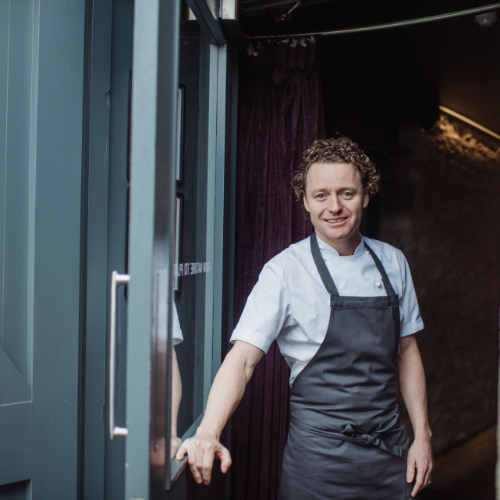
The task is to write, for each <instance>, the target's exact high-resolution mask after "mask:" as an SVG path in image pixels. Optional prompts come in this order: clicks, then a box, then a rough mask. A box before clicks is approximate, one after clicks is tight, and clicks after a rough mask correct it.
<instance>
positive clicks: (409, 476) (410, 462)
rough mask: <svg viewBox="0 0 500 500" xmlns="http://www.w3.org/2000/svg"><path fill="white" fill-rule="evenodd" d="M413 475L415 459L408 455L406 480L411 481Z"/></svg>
mask: <svg viewBox="0 0 500 500" xmlns="http://www.w3.org/2000/svg"><path fill="white" fill-rule="evenodd" d="M414 477H415V460H412V459H411V458H410V457H408V466H407V469H406V481H407V482H408V483H411V482H412V481H413V478H414Z"/></svg>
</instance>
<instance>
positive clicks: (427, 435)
mask: <svg viewBox="0 0 500 500" xmlns="http://www.w3.org/2000/svg"><path fill="white" fill-rule="evenodd" d="M431 438H432V431H431V429H430V427H428V426H427V427H424V428H422V429H415V441H430V440H431Z"/></svg>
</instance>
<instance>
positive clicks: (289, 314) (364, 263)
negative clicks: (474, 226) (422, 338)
mask: <svg viewBox="0 0 500 500" xmlns="http://www.w3.org/2000/svg"><path fill="white" fill-rule="evenodd" d="M379 178H380V175H379V173H378V171H377V169H376V167H375V165H374V164H373V163H372V162H371V161H370V160H369V158H368V157H367V156H366V155H365V154H364V153H363V152H362V151H361V150H360V148H359V147H358V145H357V144H356V143H354V142H353V141H351V140H350V139H348V138H346V137H340V138H338V139H330V140H318V141H315V142H314V144H313V145H312V147H311V148H310V149H308V150H307V151H306V153H305V155H304V161H303V162H302V164H301V166H300V169H299V172H298V173H297V174H296V175H295V177H294V180H293V186H294V189H295V193H296V195H297V197H298V198H299V199H301V200H302V201H303V204H304V207H305V209H306V211H307V212H308V214H309V217H310V219H311V222H312V224H313V226H314V230H315V232H314V233H313V234H312V236H311V237H310V238H306V239H305V240H303V241H301V242H299V243H297V244H294V245H291V246H290V247H289V248H287V249H286V250H284V251H283V252H281V253H280V254H279V255H277V256H276V257H274V258H273V259H271V260H270V261H269V262H268V263H267V264H266V265H265V266H264V268H263V270H262V272H261V274H260V276H259V281H258V283H257V284H256V285H255V287H254V289H253V290H252V292H251V294H250V296H249V297H248V300H247V303H246V306H245V309H244V311H243V313H242V315H241V318H240V321H239V323H238V325H237V327H236V329H235V330H234V332H233V335H232V337H231V341H232V342H234V347H233V349H232V350H231V351H230V352H229V354H228V355H227V356H226V359H225V360H224V363H223V364H222V366H221V368H220V370H219V372H218V374H217V376H216V378H215V380H214V384H213V386H212V389H211V392H210V396H209V399H208V403H207V408H206V412H205V416H204V418H203V421H202V422H201V424H200V426H199V428H198V430H197V433H196V435H195V436H194V437H193V438H191V439H188V440H186V442H184V443H183V444H182V446H181V447H180V449H179V451H178V453H177V458H178V459H182V457H183V456H184V455H185V454H186V453H187V454H188V463H189V466H190V469H191V471H192V473H193V476H194V478H195V480H196V481H197V482H198V483H201V482H204V483H205V484H208V483H209V482H210V478H211V471H212V466H213V461H214V458H215V457H216V458H219V459H220V460H221V470H222V472H224V473H225V472H227V470H228V468H229V466H230V464H231V458H230V455H229V452H228V450H227V449H226V448H224V447H223V446H222V445H221V444H220V442H219V437H220V434H221V432H222V430H223V428H224V426H225V424H226V422H227V421H228V419H229V417H230V416H231V414H232V413H233V412H234V410H235V409H236V407H237V405H238V403H239V402H240V400H241V398H242V396H243V393H244V390H245V386H246V384H247V383H248V381H249V379H250V377H251V375H252V372H253V370H254V368H255V365H256V364H257V363H258V361H259V360H260V359H261V357H262V355H263V354H264V352H266V351H267V350H268V348H269V346H270V344H271V343H272V341H273V340H275V339H276V340H277V342H278V345H279V347H280V350H281V352H282V354H283V355H284V356H285V359H286V361H287V363H288V364H289V366H290V367H291V376H290V383H291V386H292V394H291V400H290V406H291V422H290V430H289V434H288V440H287V445H286V449H285V454H284V457H283V468H282V475H281V480H280V491H279V498H280V500H295V499H297V500H298V499H301V500H302V499H304V498H314V499H321V500H323V499H324V500H327V499H338V500H345V499H355V500H365V499H377V500H389V499H390V500H395V499H401V500H403V499H405V500H406V499H409V498H411V497H414V496H416V494H417V493H418V491H420V490H421V489H422V488H423V487H425V486H427V485H428V484H429V483H430V474H431V471H432V468H433V458H432V452H431V445H430V439H431V431H430V428H429V423H428V418H427V401H426V389H425V376H424V371H423V366H422V361H421V358H420V353H419V350H418V347H417V343H416V341H415V336H414V334H415V333H416V332H417V331H419V330H421V329H422V328H423V323H422V320H421V318H420V312H419V308H418V303H417V298H416V295H415V290H414V288H413V283H412V279H411V275H410V270H409V268H408V264H407V262H406V259H405V258H404V256H403V254H402V253H401V252H400V251H399V250H396V249H395V248H393V247H392V246H390V245H388V244H385V243H382V242H380V241H376V240H372V239H369V238H365V237H362V236H361V235H360V232H359V226H360V223H361V218H362V214H363V208H365V207H366V206H367V205H368V202H369V199H370V197H371V196H373V195H374V194H375V193H376V192H377V191H378V183H379ZM398 382H399V387H400V390H401V393H402V395H403V398H404V400H405V403H406V406H407V409H408V412H409V414H410V418H411V421H412V425H413V428H414V431H415V440H414V442H413V444H412V446H411V447H410V445H409V439H408V436H407V434H406V431H405V428H404V426H403V424H402V422H401V421H400V419H399V414H398V405H397V391H398Z"/></svg>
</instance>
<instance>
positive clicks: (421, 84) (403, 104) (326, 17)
mask: <svg viewBox="0 0 500 500" xmlns="http://www.w3.org/2000/svg"><path fill="white" fill-rule="evenodd" d="M259 1H260V2H261V4H262V2H270V1H271V0H245V1H244V3H243V8H244V9H245V8H249V5H251V4H252V5H253V7H256V6H257V2H259ZM316 1H317V0H316ZM274 3H276V1H274ZM490 3H492V2H490ZM290 5H294V3H289V4H288V8H289V6H290ZM484 5H488V3H487V2H485V1H451V0H449V1H447V0H446V1H425V2H424V1H411V2H410V1H401V0H399V1H397V2H393V1H384V2H380V1H375V0H373V1H357V0H350V1H345V0H344V1H343V2H340V1H337V0H331V1H329V2H322V3H314V4H312V3H311V4H309V5H308V4H307V3H306V1H304V2H303V3H302V5H301V6H300V7H298V8H297V9H296V10H295V11H293V12H292V15H291V17H292V20H291V21H289V22H283V23H276V22H275V21H274V18H273V17H272V16H271V15H270V14H268V13H266V11H265V10H263V9H254V10H251V11H249V12H247V13H245V12H243V15H242V19H241V25H242V28H243V30H244V32H245V34H246V35H247V36H252V35H264V34H265V35H271V34H284V33H288V34H294V33H304V32H319V31H326V30H336V29H346V28H352V27H360V26H368V25H375V24H381V23H387V22H394V21H397V20H407V19H415V18H421V17H428V16H430V15H436V14H442V13H446V12H456V11H459V10H464V9H469V8H473V7H481V6H484ZM499 17H500V16H499ZM318 43H319V44H320V47H321V67H322V73H323V83H324V89H323V90H324V94H325V111H326V112H327V113H328V112H330V111H331V109H330V107H331V106H333V104H334V103H335V102H336V101H337V102H338V101H339V100H341V101H344V102H350V103H352V104H353V105H355V106H357V107H360V106H363V107H366V108H370V109H373V110H375V111H376V112H377V113H381V114H383V115H387V116H388V117H393V118H396V119H397V120H398V121H412V120H418V121H420V122H421V123H423V124H424V125H426V124H427V125H428V124H429V123H430V122H432V120H433V119H434V118H435V116H436V113H437V105H438V104H442V105H444V106H446V107H448V108H451V109H452V110H455V111H457V112H459V113H461V114H463V115H465V116H467V117H469V118H471V119H472V120H475V121H477V122H478V123H480V124H481V125H483V126H485V127H487V128H490V129H492V130H493V131H495V132H497V133H500V21H498V22H496V23H495V24H494V25H493V26H492V27H489V28H484V27H481V26H479V25H478V24H477V23H476V21H475V19H474V15H468V16H465V17H461V18H455V19H449V20H443V21H434V22H430V23H425V24H420V25H414V26H406V27H398V28H389V29H384V30H379V31H371V32H364V33H355V34H343V35H333V36H324V37H321V39H320V40H319V41H318Z"/></svg>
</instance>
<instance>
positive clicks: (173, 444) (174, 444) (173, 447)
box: [170, 304, 184, 460]
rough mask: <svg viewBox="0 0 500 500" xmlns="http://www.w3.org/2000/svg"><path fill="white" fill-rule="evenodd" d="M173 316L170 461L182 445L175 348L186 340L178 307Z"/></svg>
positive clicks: (180, 383)
mask: <svg viewBox="0 0 500 500" xmlns="http://www.w3.org/2000/svg"><path fill="white" fill-rule="evenodd" d="M173 311H174V315H173V325H172V326H173V328H172V331H173V333H172V337H173V346H172V405H171V408H172V411H171V415H170V460H172V458H174V456H175V453H176V452H177V450H178V449H179V446H180V445H181V442H182V441H181V439H180V437H179V436H178V434H177V418H178V415H179V407H180V404H181V399H182V379H181V373H180V371H179V363H178V361H177V353H176V352H175V346H176V345H177V344H180V343H181V342H182V341H183V340H184V339H183V336H182V330H181V325H180V323H179V314H178V313H177V307H176V306H175V304H174V309H173Z"/></svg>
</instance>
